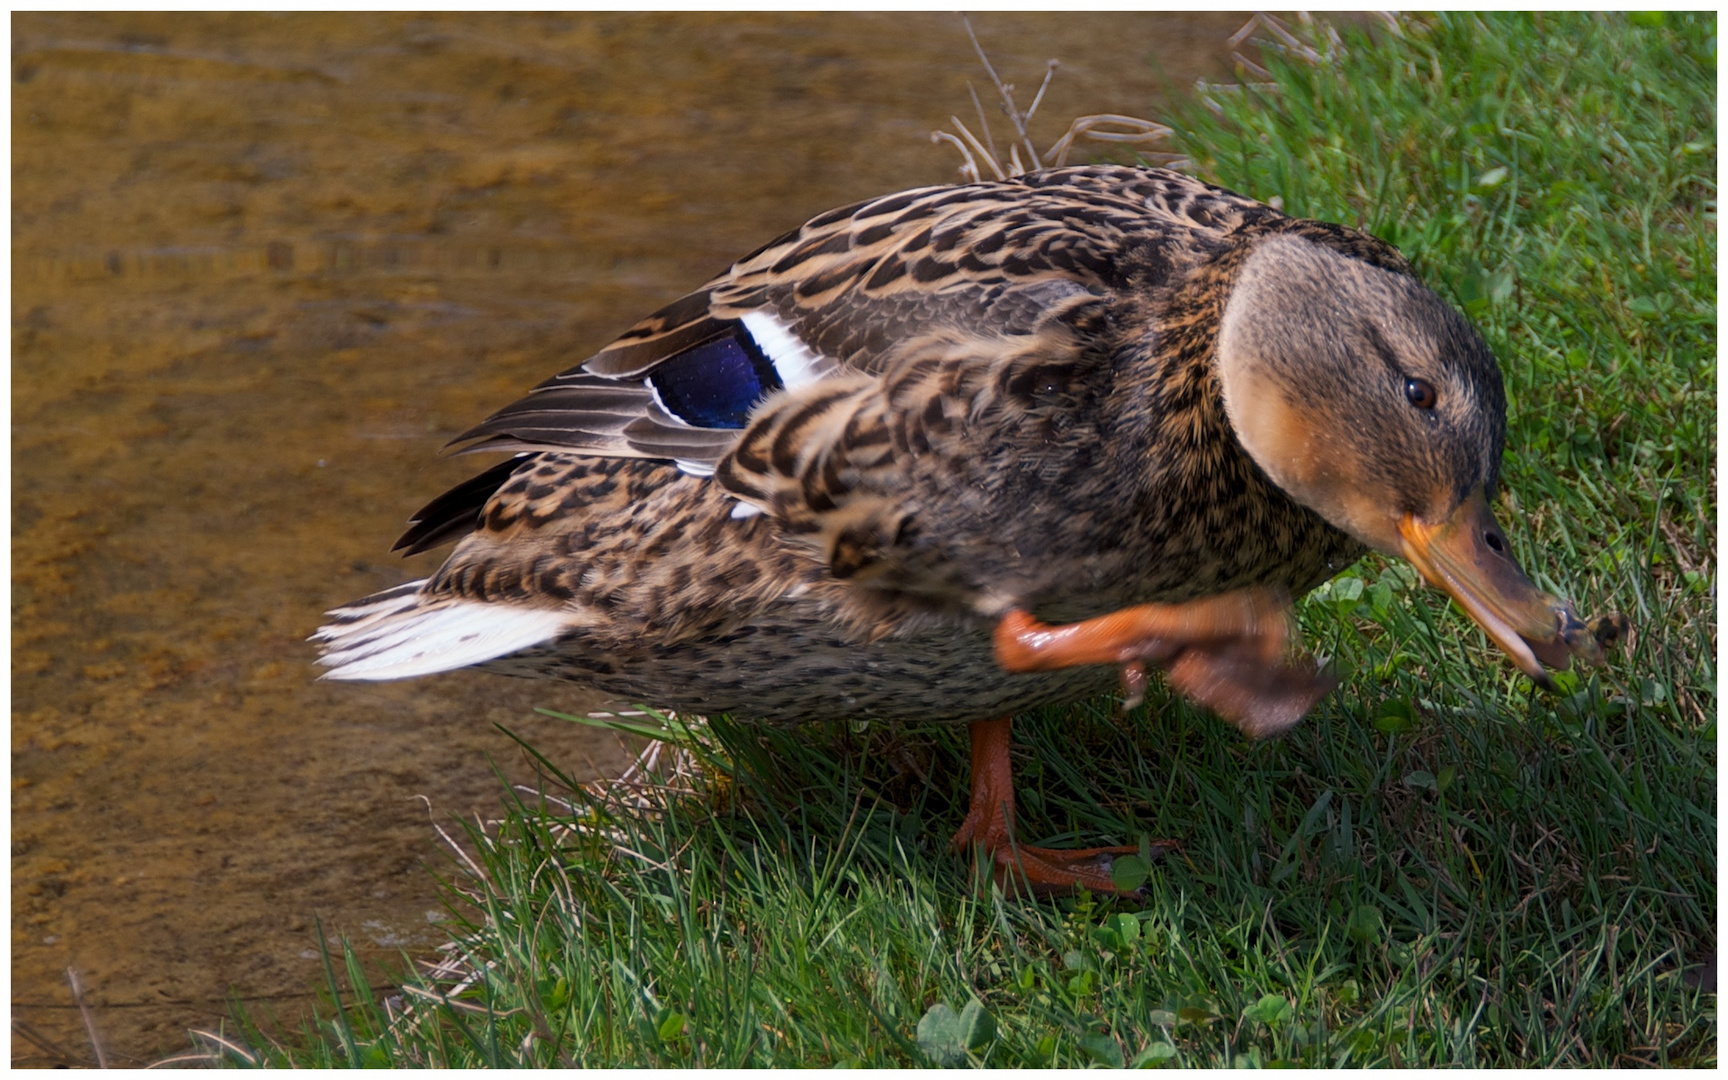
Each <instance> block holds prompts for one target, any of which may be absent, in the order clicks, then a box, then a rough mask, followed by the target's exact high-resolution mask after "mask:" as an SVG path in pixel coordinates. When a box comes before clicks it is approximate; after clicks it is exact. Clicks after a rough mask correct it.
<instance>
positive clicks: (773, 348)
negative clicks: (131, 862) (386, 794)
mask: <svg viewBox="0 0 1728 1080" xmlns="http://www.w3.org/2000/svg"><path fill="white" fill-rule="evenodd" d="M1505 410H1506V403H1505V395H1504V393H1503V392H1502V389H1501V383H1500V372H1499V369H1498V367H1497V366H1496V364H1495V361H1494V358H1493V357H1492V356H1491V355H1490V354H1489V352H1488V349H1487V347H1486V346H1485V345H1484V344H1483V342H1482V339H1481V338H1480V337H1479V336H1478V335H1477V334H1476V332H1475V331H1474V330H1473V329H1472V328H1471V326H1470V324H1469V323H1467V322H1466V321H1465V320H1464V319H1463V318H1462V317H1461V316H1460V315H1458V313H1457V312H1455V311H1453V310H1452V309H1451V308H1449V307H1447V306H1446V305H1445V303H1443V302H1442V301H1441V300H1440V298H1439V297H1437V296H1436V295H1434V293H1432V292H1430V291H1429V290H1428V289H1427V288H1425V287H1424V286H1423V285H1422V284H1421V283H1420V282H1418V281H1417V279H1416V278H1415V277H1414V276H1413V275H1412V273H1411V271H1410V267H1409V265H1408V264H1407V263H1406V262H1405V261H1404V259H1403V257H1402V256H1400V255H1399V254H1398V252H1397V251H1396V250H1395V249H1393V248H1392V247H1390V246H1388V245H1386V244H1384V243H1381V242H1380V241H1378V240H1375V239H1374V238H1373V237H1370V236H1366V235H1364V234H1362V233H1359V232H1356V231H1353V230H1351V229H1346V228H1343V227H1341V226H1337V225H1330V224H1326V223H1323V222H1318V221H1304V220H1299V219H1295V218H1290V217H1286V216H1284V215H1283V214H1281V213H1279V212H1278V211H1276V210H1273V209H1272V208H1271V207H1268V206H1265V205H1262V204H1260V203H1257V202H1253V201H1251V200H1248V199H1245V198H1243V197H1241V196H1239V195H1235V194H1233V193H1231V192H1229V191H1225V190H1223V189H1221V188H1217V187H1213V186H1211V185H1208V184H1203V183H1200V182H1199V181H1196V180H1193V179H1190V178H1188V177H1185V176H1181V175H1178V174H1176V173H1172V172H1166V171H1163V170H1145V169H1134V168H1118V167H1110V166H1094V167H1083V168H1068V169H1052V170H1047V171H1043V172H1038V173H1032V174H1029V175H1026V176H1021V177H1017V178H1015V179H1012V180H1008V181H1005V182H1001V183H981V184H965V185H959V186H945V187H930V188H919V189H916V190H913V191H906V192H901V193H900V194H897V195H889V196H887V197H885V198H880V199H873V200H870V201H868V202H863V203H859V204H857V205H854V206H848V207H845V208H842V209H839V210H833V211H830V212H828V213H826V214H822V215H821V216H819V217H817V218H815V219H814V220H812V221H810V222H808V223H807V224H805V225H803V226H802V227H800V228H797V229H794V230H793V231H792V232H789V233H787V234H786V235H785V236H783V237H781V238H780V239H778V240H775V241H773V242H772V243H770V244H768V245H767V246H766V247H763V248H762V249H760V250H759V251H757V252H755V253H754V254H752V255H748V256H746V257H744V258H743V259H741V260H739V261H738V262H737V263H735V264H733V266H732V267H731V268H730V269H728V270H727V271H726V272H725V273H723V274H721V275H720V276H719V277H717V278H715V279H714V280H713V281H710V282H709V283H708V284H707V285H705V286H703V287H702V288H701V289H698V290H697V291H695V292H693V293H691V294H689V295H688V296H685V297H683V298H682V299H680V300H677V301H675V302H673V303H672V304H670V305H668V306H667V307H665V308H662V309H661V310H660V311H659V312H657V313H655V314H654V315H651V316H649V317H648V318H647V319H645V320H643V321H642V322H640V323H637V324H636V325H635V326H634V327H632V328H631V329H629V330H628V331H626V332H625V333H624V334H623V336H621V337H620V338H619V339H618V340H617V341H614V342H613V343H612V344H610V345H608V346H606V347H605V348H604V349H602V350H600V351H599V352H598V353H596V354H595V355H594V356H593V357H591V358H590V359H589V360H588V361H587V362H585V363H583V364H581V365H579V366H577V367H575V368H572V369H570V370H569V371H566V372H564V373H562V374H560V375H556V376H553V377H552V378H551V379H548V380H547V381H546V382H544V383H541V384H540V385H539V386H537V387H535V388H534V389H533V390H532V391H530V392H529V394H528V396H527V397H525V398H523V399H522V400H521V401H518V402H516V403H515V404H513V405H509V406H507V407H505V408H504V409H502V410H500V411H499V412H497V413H495V414H494V415H493V416H492V417H490V418H489V419H487V420H486V421H485V422H483V423H481V424H480V425H479V426H478V427H475V428H473V429H471V430H469V431H468V432H466V433H464V434H463V435H462V436H461V437H460V438H459V439H458V440H457V441H458V442H461V441H469V442H471V443H472V445H470V446H469V447H468V449H469V450H501V451H512V452H514V456H513V457H511V458H510V459H509V460H507V461H504V462H502V463H500V464H498V465H496V466H494V467H493V468H491V469H490V470H488V471H486V472H484V473H482V474H480V475H479V476H477V477H475V478H474V479H472V480H470V481H468V482H467V483H465V484H462V485H460V486H459V487H456V488H454V489H453V490H451V491H449V492H447V493H445V494H444V495H442V496H440V497H439V498H437V499H435V500H433V501H432V503H430V504H429V505H428V506H427V507H426V508H425V509H423V510H421V511H420V513H419V514H418V515H416V516H415V517H414V518H413V520H412V525H411V527H410V528H409V530H408V532H407V533H406V534H405V535H404V536H403V537H402V539H401V540H400V541H399V542H398V543H397V545H396V546H397V547H398V548H406V549H407V550H408V552H409V553H414V552H418V551H424V550H426V549H428V548H432V547H435V546H437V545H439V544H442V543H444V542H446V541H450V540H456V541H458V543H457V545H456V548H455V550H454V551H453V552H452V553H451V555H450V558H449V559H448V560H447V561H446V562H445V563H444V565H443V567H442V568H440V569H439V571H438V572H437V573H436V574H434V575H433V576H432V577H430V578H427V579H426V580H424V581H415V582H410V583H408V584H406V585H402V586H399V587H397V588H394V589H389V590H387V591H385V592H381V593H378V594H376V595H374V596H370V597H367V598H366V599H364V600H360V601H357V602H356V603H354V604H352V605H350V606H348V607H345V608H340V609H338V610H336V611H334V612H332V613H331V621H330V623H329V625H327V626H325V627H324V628H322V629H321V630H320V631H319V632H318V634H317V640H319V641H321V642H322V643H323V650H324V655H323V657H322V659H321V662H322V663H323V664H325V665H327V666H328V667H329V669H330V670H329V671H328V672H327V673H326V677H328V678H332V679H399V678H407V677H409V676H415V675H427V674H431V673H433V672H438V671H449V670H452V669H454V668H460V667H468V666H471V665H478V666H483V667H485V668H487V669H489V670H492V671H498V672H503V673H506V674H512V675H523V676H532V677H537V678H557V679H569V680H572V681H576V682H581V683H585V684H588V685H590V686H593V687H596V688H598V689H599V690H601V691H604V692H606V693H609V694H612V695H615V696H616V697H617V698H619V699H622V700H625V701H640V702H647V703H651V704H655V705H659V706H664V707H668V708H673V709H679V710H687V711H690V712H694V713H722V712H723V713H730V714H732V715H733V716H735V717H739V718H760V719H762V720H767V721H772V722H782V723H798V722H803V721H809V720H834V719H844V718H857V719H867V718H883V719H895V720H918V721H971V722H972V747H973V761H972V769H973V780H972V810H971V813H970V815H969V816H968V818H967V821H966V823H965V825H964V826H963V827H962V828H961V830H960V832H959V834H958V835H957V836H956V837H955V843H956V845H960V844H963V843H968V842H971V843H978V844H981V845H982V846H983V847H984V848H985V849H986V850H987V851H989V852H990V853H991V855H992V857H993V858H994V859H995V860H996V864H997V866H998V867H999V868H1000V869H1006V868H1008V867H1015V868H1017V869H1018V871H1020V872H1023V873H1024V874H1025V875H1026V878H1027V879H1028V880H1029V881H1030V882H1031V883H1032V884H1033V885H1034V886H1037V887H1040V888H1061V887H1066V886H1072V885H1074V884H1076V883H1081V884H1084V885H1086V886H1087V887H1089V888H1093V889H1104V890H1108V889H1110V888H1111V881H1110V874H1109V865H1110V860H1111V858H1112V857H1113V856H1114V855H1116V854H1118V853H1120V852H1123V851H1128V850H1132V849H1126V848H1124V849H1117V848H1106V849H1094V850H1090V851H1083V852H1064V851H1056V850H1050V849H1041V848H1033V847H1029V846H1027V845H1017V844H1015V843H1014V842H1013V838H1012V828H1013V819H1014V792H1013V785H1012V779H1011V775H1010V770H1009V761H1008V730H1009V719H1008V717H1009V716H1011V714H1013V713H1015V712H1017V711H1020V710H1023V709H1027V708H1031V707H1033V706H1038V705H1046V704H1052V703H1057V702H1067V701H1073V700H1076V699H1079V698H1083V697H1086V696H1088V695H1092V694H1095V693H1098V692H1099V691H1101V690H1104V689H1106V688H1107V687H1109V686H1111V685H1112V684H1113V683H1115V682H1116V680H1117V679H1118V678H1119V677H1120V678H1122V679H1124V681H1127V682H1129V684H1130V685H1131V686H1132V685H1135V684H1137V682H1138V680H1140V679H1143V677H1144V676H1143V668H1142V667H1141V664H1142V663H1144V662H1151V663H1153V664H1155V665H1157V666H1160V667H1162V668H1163V669H1164V670H1165V671H1166V672H1167V673H1168V675H1169V677H1170V679H1171V682H1172V684H1173V685H1174V686H1175V687H1176V688H1177V689H1178V690H1180V691H1182V692H1183V693H1185V694H1187V695H1188V696H1190V697H1191V698H1194V699H1195V700H1197V701H1199V702H1201V703H1202V704H1205V705H1207V706H1209V707H1211V708H1213V709H1214V710H1216V711H1218V712H1219V713H1221V714H1222V715H1224V716H1225V717H1226V718H1228V719H1230V720H1232V721H1233V722H1235V723H1237V724H1238V725H1240V726H1242V727H1243V728H1245V729H1246V730H1248V731H1249V732H1250V733H1252V734H1264V733H1268V732H1271V731H1275V730H1278V729H1281V728H1283V727H1286V726H1288V725H1289V724H1291V723H1294V722H1295V721H1296V720H1297V719H1298V718H1300V716H1301V715H1302V714H1303V713H1304V712H1306V711H1307V709H1308V708H1309V706H1310V705H1312V703H1313V702H1314V700H1315V699H1317V698H1318V697H1319V696H1320V695H1321V694H1322V693H1324V692H1325V690H1326V688H1327V684H1326V683H1325V682H1324V681H1323V679H1322V678H1321V677H1320V676H1319V675H1317V674H1316V673H1315V672H1313V671H1312V670H1311V665H1309V666H1308V667H1303V666H1301V665H1300V664H1298V663H1297V662H1295V661H1293V660H1290V659H1288V658H1286V657H1285V656H1284V629H1285V623H1286V619H1285V617H1284V615H1283V614H1282V613H1281V611H1280V610H1279V609H1280V603H1279V602H1278V601H1277V600H1276V599H1275V598H1280V597H1286V596H1291V595H1300V594H1302V593H1303V592H1306V591H1307V590H1308V589H1311V588H1313V587H1314V586H1315V585H1317V584H1319V583H1320V582H1322V581H1324V580H1326V579H1327V578H1329V577H1331V576H1332V575H1333V574H1335V573H1337V572H1338V571H1339V570H1341V569H1343V568H1344V567H1345V566H1347V565H1348V564H1349V563H1350V562H1351V561H1353V560H1354V559H1356V558H1357V557H1358V556H1359V555H1360V554H1361V553H1362V552H1363V551H1364V550H1365V548H1374V549H1376V550H1379V551H1383V552H1387V553H1389V554H1395V555H1401V556H1404V557H1405V558H1408V559H1409V560H1410V561H1411V562H1413V563H1415V564H1416V566H1417V568H1418V569H1420V570H1421V572H1422V573H1423V575H1424V576H1425V577H1427V578H1428V580H1429V581H1431V582H1433V583H1434V584H1436V585H1438V586H1440V587H1441V588H1443V589H1445V590H1446V591H1447V592H1449V593H1451V595H1452V596H1453V597H1454V598H1455V599H1456V600H1457V601H1458V603H1459V604H1460V605H1462V606H1463V608H1464V610H1465V611H1467V612H1468V613H1469V614H1470V616H1471V617H1472V618H1474V619H1475V620H1476V621H1477V622H1478V623H1480V624H1481V626H1482V627H1483V629H1484V630H1486V631H1487V632H1488V634H1489V636H1490V637H1492V638H1493V639H1494V641H1495V642H1497V643H1498V644H1499V645H1500V647H1501V648H1502V649H1504V650H1505V651H1506V652H1507V653H1508V654H1509V655H1510V656H1511V657H1512V659H1513V660H1514V661H1515V662H1516V663H1517V664H1518V666H1519V667H1520V668H1522V669H1523V670H1524V671H1525V672H1527V673H1528V674H1529V675H1530V677H1531V678H1533V679H1536V680H1537V681H1538V682H1544V683H1546V681H1547V680H1546V676H1545V675H1544V674H1543V669H1542V664H1543V663H1544V662H1545V663H1547V664H1549V665H1550V666H1555V667H1565V666H1566V663H1567V660H1568V655H1569V654H1570V653H1574V652H1575V653H1578V654H1579V655H1581V656H1584V657H1587V658H1590V659H1592V660H1597V659H1599V658H1600V649H1599V647H1598V645H1597V642H1596V641H1595V639H1594V638H1593V637H1592V636H1591V634H1590V633H1589V632H1588V631H1587V630H1586V628H1585V627H1584V626H1583V625H1582V624H1581V623H1580V622H1579V620H1578V619H1577V618H1576V617H1575V615H1574V614H1573V612H1572V609H1571V607H1570V606H1569V605H1567V604H1566V603H1564V602H1562V601H1560V600H1558V599H1556V598H1554V597H1552V596H1549V595H1546V594H1544V593H1542V592H1540V591H1538V590H1537V589H1536V587H1535V586H1534V585H1532V584H1531V583H1530V582H1529V581H1528V580H1527V579H1526V578H1525V577H1524V575H1523V574H1522V573H1521V572H1520V571H1519V569H1518V567H1517V565H1516V564H1515V563H1514V562H1513V560H1512V558H1511V557H1510V555H1509V554H1508V552H1507V547H1506V544H1505V542H1504V540H1503V539H1502V537H1501V533H1500V529H1499V526H1498V525H1497V524H1496V523H1495V521H1494V518H1493V516H1492V514H1491V513H1490V511H1489V509H1488V501H1487V499H1488V495H1489V494H1490V493H1492V492H1493V490H1494V487H1495V482H1496V479H1497V471H1498V465H1499V462H1500V454H1501V447H1502V443H1503V442H1504V438H1505ZM475 440H478V441H475ZM1053 624H1069V625H1053ZM991 717H998V718H1000V719H989V718H991Z"/></svg>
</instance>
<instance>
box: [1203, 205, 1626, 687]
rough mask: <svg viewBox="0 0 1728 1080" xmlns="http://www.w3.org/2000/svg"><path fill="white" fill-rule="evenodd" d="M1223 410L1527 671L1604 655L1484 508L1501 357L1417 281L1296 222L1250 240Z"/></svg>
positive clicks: (1500, 413) (1272, 470)
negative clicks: (1305, 232) (1523, 566)
mask: <svg viewBox="0 0 1728 1080" xmlns="http://www.w3.org/2000/svg"><path fill="white" fill-rule="evenodd" d="M1217 360H1218V373H1219V379H1220V382H1221V383H1222V386H1223V392H1224V404H1225V411H1226V413H1227V414H1228V416H1229V419H1230V424H1231V426H1232V427H1233V428H1234V429H1235V432H1236V436H1237V439H1238V440H1239V441H1240V442H1241V444H1242V446H1243V448H1244V449H1246V450H1247V452H1248V454H1249V456H1250V457H1252V458H1253V459H1254V461H1255V463H1256V464H1257V465H1259V466H1260V468H1261V469H1262V470H1263V471H1264V472H1265V473H1266V475H1267V476H1268V477H1270V478H1271V480H1272V481H1273V482H1274V483H1275V484H1277V485H1278V486H1279V487H1280V488H1282V489H1283V490H1284V491H1285V492H1287V493H1288V494H1289V495H1290V496H1291V497H1292V498H1294V499H1295V500H1296V501H1297V502H1300V503H1302V504H1303V505H1304V506H1307V507H1309V508H1310V509H1312V510H1313V511H1315V512H1316V513H1318V514H1319V515H1320V516H1321V517H1323V518H1325V519H1326V520H1327V521H1328V522H1330V523H1331V524H1332V525H1334V526H1336V527H1337V528H1339V529H1342V530H1343V531H1345V532H1347V533H1349V534H1350V535H1351V536H1353V537H1355V538H1356V539H1358V540H1360V541H1361V542H1362V543H1364V544H1367V545H1368V546H1369V547H1372V548H1374V549H1375V550H1377V551H1382V552H1385V553H1387V554H1389V555H1398V556H1402V557H1404V558H1406V559H1409V560H1410V562H1412V563H1414V564H1415V566H1416V568H1417V569H1418V570H1419V571H1421V573H1422V576H1423V577H1425V578H1427V579H1428V581H1429V582H1431V583H1432V584H1434V585H1436V586H1438V587H1439V588H1442V589H1444V590H1446V592H1448V593H1450V594H1451V595H1452V597H1453V599H1455V600H1456V601H1458V604H1459V606H1461V607H1462V608H1463V609H1464V610H1465V611H1466V612H1467V613H1468V614H1469V615H1470V617H1471V618H1472V619H1474V620H1476V622H1477V623H1478V624H1480V625H1481V627H1482V629H1483V630H1485V631H1487V633H1488V636H1489V637H1490V638H1492V639H1493V640H1494V642H1495V643H1496V644H1497V645H1499V646H1500V648H1501V649H1503V650H1505V652H1506V654H1507V655H1508V656H1510V657H1511V658H1512V660H1513V661H1514V662H1515V663H1516V664H1517V665H1518V666H1519V667H1520V668H1521V669H1523V671H1524V672H1525V673H1526V674H1528V675H1529V676H1530V677H1531V678H1532V679H1534V680H1536V682H1538V683H1540V684H1542V685H1543V686H1547V687H1552V685H1553V684H1552V683H1551V682H1550V680H1549V679H1548V677H1547V675H1546V674H1545V672H1544V671H1543V667H1542V665H1543V664H1544V663H1545V664H1547V665H1548V666H1550V667H1554V668H1559V669H1564V668H1565V667H1566V666H1567V663H1568V661H1569V659H1570V657H1571V656H1572V655H1573V654H1577V655H1578V656H1581V657H1583V658H1585V659H1587V660H1590V661H1592V662H1595V663H1600V662H1601V659H1602V650H1601V647H1600V645H1599V644H1598V642H1597V640H1596V638H1595V637H1594V636H1593V635H1592V634H1591V632H1590V631H1589V629H1588V628H1586V626H1585V625H1584V624H1583V623H1582V622H1581V621H1580V620H1579V619H1578V616H1577V615H1576V614H1575V613H1574V612H1573V610H1572V606H1571V605H1570V604H1568V603H1567V602H1565V601H1564V600H1561V599H1560V598H1558V597H1555V596H1552V595H1550V594H1548V593H1545V592H1543V591H1542V590H1540V589H1538V588H1537V587H1536V586H1535V585H1534V584H1533V583H1531V581H1530V579H1529V578H1527V577H1526V576H1525V575H1524V572H1523V571H1522V570H1520V569H1519V567H1518V564H1517V563H1516V562H1515V561H1514V560H1513V558H1512V554H1511V551H1510V550H1509V547H1508V545H1507V543H1506V538H1505V534H1504V533H1502V532H1501V530H1500V526H1499V523H1498V522H1496V521H1495V520H1494V515H1493V513H1492V511H1490V510H1489V508H1488V499H1489V497H1490V496H1491V495H1492V494H1493V493H1494V490H1495V486H1496V483H1497V482H1498V480H1499V464H1500V455H1501V451H1502V448H1503V447H1504V444H1505V441H1506V394H1505V391H1504V389H1503V388H1502V385H1501V381H1500V368H1499V366H1498V365H1497V364H1496V363H1495V361H1494V357H1493V355H1492V354H1490V353H1489V351H1488V347H1487V345H1486V344H1485V343H1484V342H1483V341H1482V338H1481V336H1480V335H1479V334H1477V332H1476V330H1475V328H1474V327H1472V326H1471V325H1470V323H1469V322H1468V321H1466V320H1465V319H1464V317H1463V316H1461V315H1460V314H1458V313H1457V312H1456V311H1454V310H1453V309H1452V308H1450V307H1449V306H1447V304H1446V303H1445V302H1444V301H1442V300H1441V299H1440V298H1439V297H1438V296H1436V295H1435V294H1434V293H1433V292H1431V291H1430V290H1428V289H1427V288H1425V287H1424V286H1423V285H1422V284H1421V283H1420V282H1418V281H1416V280H1415V279H1414V278H1412V277H1410V276H1408V275H1405V274H1400V273H1396V272H1393V271H1390V270H1384V269H1381V268H1379V267H1376V266H1373V265H1370V264H1369V263H1366V262H1363V261H1361V260H1359V259H1355V258H1351V257H1349V256H1347V255H1345V254H1342V253H1341V252H1338V251H1334V250H1332V249H1330V248H1327V247H1324V246H1322V245H1320V244H1317V243H1315V242H1312V241H1310V240H1307V239H1303V238H1300V237H1297V236H1292V235H1279V236H1269V237H1265V238H1263V239H1261V240H1259V241H1258V242H1257V243H1256V245H1255V247H1254V248H1253V249H1252V250H1251V251H1250V252H1249V254H1248V255H1247V257H1246V259H1245V261H1244V262H1243V264H1242V266H1241V268H1240V270H1239V272H1238V275H1237V278H1236V283H1235V285H1234V287H1233V288H1232V290H1231V292H1230V296H1229V299H1228V300H1227V301H1226V303H1225V308H1224V315H1223V321H1222V325H1221V327H1220V330H1219V337H1218V348H1217Z"/></svg>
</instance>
